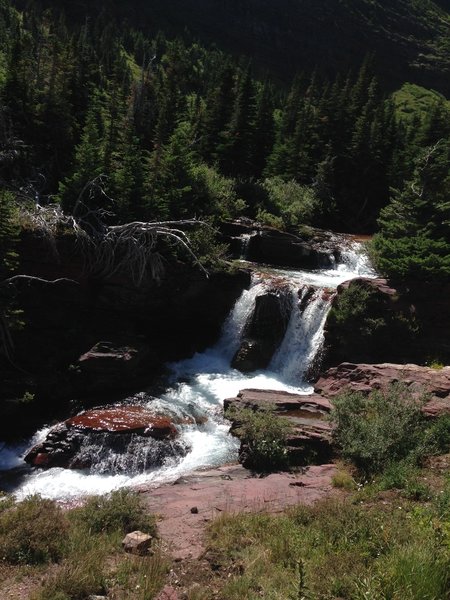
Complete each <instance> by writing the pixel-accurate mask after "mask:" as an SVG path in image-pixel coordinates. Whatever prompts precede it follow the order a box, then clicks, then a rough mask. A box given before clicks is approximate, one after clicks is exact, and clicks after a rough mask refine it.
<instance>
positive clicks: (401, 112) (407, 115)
mask: <svg viewBox="0 0 450 600" xmlns="http://www.w3.org/2000/svg"><path fill="white" fill-rule="evenodd" d="M392 99H393V101H394V105H395V110H396V113H397V116H398V117H399V118H400V119H402V120H404V121H406V122H408V121H411V120H412V118H413V117H414V116H418V117H419V118H421V119H423V118H424V117H425V116H426V115H427V113H428V112H429V110H430V107H431V106H433V105H434V104H436V103H439V102H443V103H444V106H446V108H447V109H448V111H449V113H450V102H449V101H446V100H445V98H444V96H442V94H439V93H438V92H436V91H434V90H428V89H426V88H423V87H421V86H419V85H415V84H413V83H405V84H403V86H402V87H401V88H400V89H399V90H397V91H396V92H394V94H393V95H392Z"/></svg>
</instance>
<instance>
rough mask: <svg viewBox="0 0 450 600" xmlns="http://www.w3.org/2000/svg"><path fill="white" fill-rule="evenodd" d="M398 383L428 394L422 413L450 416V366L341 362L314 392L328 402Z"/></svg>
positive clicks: (330, 370)
mask: <svg viewBox="0 0 450 600" xmlns="http://www.w3.org/2000/svg"><path fill="white" fill-rule="evenodd" d="M398 382H400V383H402V384H403V385H405V386H407V387H408V388H409V389H410V390H411V392H412V393H413V394H416V395H418V396H419V395H422V394H423V393H426V394H428V395H429V400H428V402H427V404H426V405H425V407H424V412H425V414H427V415H429V416H439V415H443V414H450V367H444V368H442V369H432V368H430V367H421V366H418V365H412V364H406V365H397V364H392V363H383V364H376V365H368V364H353V363H343V364H341V365H339V366H338V367H333V368H330V369H328V371H326V372H325V373H324V374H323V375H322V377H320V379H319V380H318V381H317V383H316V384H315V387H314V391H315V392H316V393H318V394H321V395H323V396H326V397H327V398H330V399H331V400H332V398H333V397H334V396H336V395H337V394H339V393H340V392H342V391H343V390H351V391H354V392H360V393H363V394H369V393H370V392H371V391H372V390H374V389H382V388H385V387H387V386H389V385H391V384H393V383H398Z"/></svg>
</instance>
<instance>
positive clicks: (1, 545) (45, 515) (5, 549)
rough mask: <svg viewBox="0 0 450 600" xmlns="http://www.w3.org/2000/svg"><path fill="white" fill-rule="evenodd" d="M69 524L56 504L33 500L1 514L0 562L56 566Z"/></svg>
mask: <svg viewBox="0 0 450 600" xmlns="http://www.w3.org/2000/svg"><path fill="white" fill-rule="evenodd" d="M68 529H69V524H68V521H67V518H66V516H65V514H64V512H63V511H62V510H61V508H59V507H58V506H57V505H56V504H55V503H54V502H53V501H51V500H44V499H42V498H40V497H39V496H30V497H29V498H26V499H25V500H23V501H22V502H19V503H18V504H16V505H12V506H11V505H7V508H6V509H5V510H2V511H1V512H0V560H2V561H4V562H6V563H9V564H28V565H37V564H42V563H49V562H56V561H59V560H60V559H61V557H62V556H63V553H64V544H65V540H66V536H67V532H68Z"/></svg>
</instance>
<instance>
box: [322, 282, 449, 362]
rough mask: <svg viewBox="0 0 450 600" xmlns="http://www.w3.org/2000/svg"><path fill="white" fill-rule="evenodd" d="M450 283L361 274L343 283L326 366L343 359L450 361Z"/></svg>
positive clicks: (331, 318) (329, 328) (328, 330)
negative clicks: (392, 279)
mask: <svg viewBox="0 0 450 600" xmlns="http://www.w3.org/2000/svg"><path fill="white" fill-rule="evenodd" d="M449 294H450V284H449V285H438V284H432V283H430V284H427V285H423V284H420V283H417V282H406V283H403V284H402V285H401V286H400V285H399V286H397V285H394V284H393V283H392V282H390V281H387V280H386V279H367V278H358V279H353V280H351V281H347V282H345V283H343V284H341V285H340V286H338V289H337V294H336V296H335V298H334V299H333V304H332V310H331V311H330V313H329V315H328V318H327V321H326V324H325V343H324V347H325V356H324V368H327V367H334V366H337V365H339V364H341V363H343V362H351V363H367V364H371V363H372V364H377V363H382V362H389V363H398V364H403V363H415V364H424V363H426V362H429V361H430V360H437V361H438V362H443V363H446V364H449V363H450V302H448V297H449Z"/></svg>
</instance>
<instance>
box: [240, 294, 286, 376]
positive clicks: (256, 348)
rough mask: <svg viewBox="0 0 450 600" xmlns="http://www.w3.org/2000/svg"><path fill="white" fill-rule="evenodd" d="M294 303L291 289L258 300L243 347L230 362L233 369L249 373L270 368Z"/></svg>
mask: <svg viewBox="0 0 450 600" xmlns="http://www.w3.org/2000/svg"><path fill="white" fill-rule="evenodd" d="M291 303H292V300H291V293H290V290H289V288H288V287H280V288H279V289H273V290H270V291H268V292H267V293H266V294H262V295H261V296H258V297H257V298H256V302H255V308H254V310H253V313H252V315H251V316H250V319H249V321H248V323H247V324H246V326H245V329H244V332H243V340H242V342H241V346H240V348H239V350H238V351H237V353H236V355H235V356H234V358H233V360H232V362H231V366H232V367H233V368H234V369H238V370H239V371H242V372H243V373H248V372H251V371H256V370H258V369H265V368H266V367H267V366H268V365H269V363H270V360H271V358H272V356H273V354H274V353H275V351H276V350H277V348H278V346H279V345H280V343H281V340H282V339H283V337H284V334H285V333H286V329H287V326H288V322H289V316H290V311H291Z"/></svg>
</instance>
